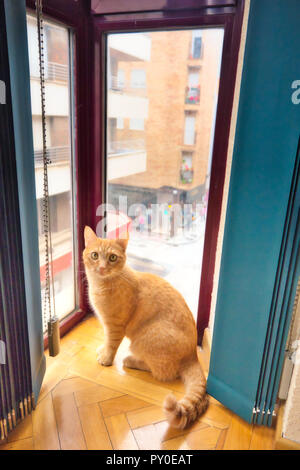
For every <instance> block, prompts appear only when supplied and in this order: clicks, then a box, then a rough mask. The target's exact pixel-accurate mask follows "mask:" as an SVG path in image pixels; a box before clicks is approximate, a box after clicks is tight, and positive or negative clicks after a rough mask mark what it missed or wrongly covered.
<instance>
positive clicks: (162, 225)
mask: <svg viewBox="0 0 300 470" xmlns="http://www.w3.org/2000/svg"><path fill="white" fill-rule="evenodd" d="M222 47H223V29H222V28H203V29H191V30H177V31H174V30H172V31H154V32H147V33H143V32H140V33H126V34H125V33H113V34H110V35H109V36H108V41H107V70H106V72H107V84H108V86H107V89H108V94H107V113H106V114H107V179H108V181H107V202H108V203H110V204H111V205H112V206H113V207H111V208H110V212H113V210H114V209H115V210H116V211H118V217H119V215H121V217H120V218H116V217H113V216H112V215H110V216H108V221H107V222H108V230H107V231H108V233H107V236H109V237H110V236H113V234H115V232H114V229H115V228H116V225H117V226H118V227H119V226H120V224H121V225H122V224H123V225H124V227H126V226H127V225H128V224H129V223H131V233H130V241H129V244H128V262H129V264H130V265H131V266H132V267H133V268H135V269H137V270H140V271H148V272H152V273H154V274H158V275H159V276H162V277H164V278H165V279H167V280H168V281H169V282H171V283H172V284H173V285H174V286H175V287H176V288H177V289H178V290H179V291H180V292H181V293H182V294H183V295H184V297H185V299H186V301H187V303H188V305H189V306H190V308H191V310H192V312H193V314H194V316H195V317H196V315H197V308H198V299H199V286H200V273H201V266H202V252H203V242H204V232H205V223H206V209H207V202H208V192H209V182H210V168H211V155H212V147H213V140H214V125H215V113H216V105H217V100H218V88H219V75H220V64H221V57H222ZM119 70H122V77H123V79H124V83H125V86H124V88H123V90H122V91H121V92H120V90H116V89H115V88H114V86H113V85H112V84H113V77H118V76H119ZM128 83H130V86H128V85H127V84H128ZM120 119H122V121H123V123H124V125H123V126H122V127H121V126H120V125H118V122H119V120H120ZM110 212H109V213H110Z"/></svg>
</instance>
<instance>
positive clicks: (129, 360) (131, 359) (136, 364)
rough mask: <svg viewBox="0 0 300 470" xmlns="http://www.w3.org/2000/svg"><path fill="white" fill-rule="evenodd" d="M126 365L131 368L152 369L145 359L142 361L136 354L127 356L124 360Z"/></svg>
mask: <svg viewBox="0 0 300 470" xmlns="http://www.w3.org/2000/svg"><path fill="white" fill-rule="evenodd" d="M123 366H124V367H129V368H130V369H138V370H147V371H150V368H149V367H148V366H147V364H146V363H145V362H144V361H141V360H140V359H138V358H137V357H135V356H127V357H125V359H124V361H123Z"/></svg>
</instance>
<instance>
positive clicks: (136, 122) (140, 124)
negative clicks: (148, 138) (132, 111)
mask: <svg viewBox="0 0 300 470" xmlns="http://www.w3.org/2000/svg"><path fill="white" fill-rule="evenodd" d="M129 128H130V129H131V130H135V131H143V130H144V119H141V118H130V121H129Z"/></svg>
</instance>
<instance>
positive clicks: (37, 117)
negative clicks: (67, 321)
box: [27, 14, 76, 326]
mask: <svg viewBox="0 0 300 470" xmlns="http://www.w3.org/2000/svg"><path fill="white" fill-rule="evenodd" d="M27 31H28V47H29V64H30V87H31V109H32V128H33V141H34V156H35V179H36V198H37V211H38V226H39V246H40V279H41V288H42V296H43V287H44V282H45V258H44V237H43V235H44V229H43V200H42V198H43V159H42V156H43V151H42V148H43V142H42V123H41V105H40V83H39V63H38V42H37V26H36V19H35V18H34V17H33V16H31V15H30V14H28V15H27ZM71 38H72V35H71V31H70V30H69V29H68V28H65V27H62V26H58V25H57V24H56V23H53V22H51V21H48V20H47V21H45V20H44V59H45V100H46V114H47V115H46V126H47V132H46V134H47V152H48V157H49V160H50V162H51V163H50V165H49V167H48V181H49V205H50V220H51V225H50V228H51V235H52V237H51V238H52V252H53V271H54V290H55V309H56V314H57V315H58V317H59V318H60V319H62V318H64V317H65V316H66V315H68V314H69V313H71V312H72V311H73V310H74V309H75V306H76V303H75V275H74V271H75V263H74V236H73V227H74V221H73V212H74V207H73V200H74V198H73V190H72V188H73V187H74V184H73V177H72V174H73V165H72V144H71V143H72V128H71V122H72V120H71V112H72V110H71V99H70V95H71V92H72V87H71V80H72V77H71V71H72V68H73V67H72V66H71V64H70V56H71V47H72V41H71ZM46 320H47V319H46V318H45V314H44V326H46Z"/></svg>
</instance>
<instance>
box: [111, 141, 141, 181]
mask: <svg viewBox="0 0 300 470" xmlns="http://www.w3.org/2000/svg"><path fill="white" fill-rule="evenodd" d="M107 157H108V159H107V173H108V181H111V180H113V179H116V178H123V177H125V176H129V175H135V174H137V173H142V172H144V171H146V169H147V153H146V149H145V141H144V140H143V139H136V140H122V141H114V142H110V143H109V145H108V148H107Z"/></svg>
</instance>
